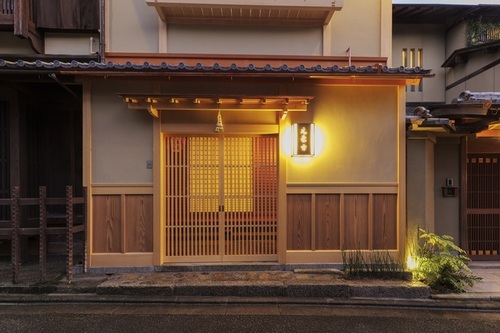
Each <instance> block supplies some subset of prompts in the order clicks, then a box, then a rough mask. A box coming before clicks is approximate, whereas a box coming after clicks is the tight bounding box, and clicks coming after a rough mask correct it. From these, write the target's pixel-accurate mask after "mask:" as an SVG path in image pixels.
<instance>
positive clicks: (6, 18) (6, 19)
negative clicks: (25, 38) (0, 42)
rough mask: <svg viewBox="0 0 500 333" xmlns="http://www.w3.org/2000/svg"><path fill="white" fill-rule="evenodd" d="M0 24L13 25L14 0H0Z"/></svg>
mask: <svg viewBox="0 0 500 333" xmlns="http://www.w3.org/2000/svg"><path fill="white" fill-rule="evenodd" d="M1 25H14V0H0V26H1Z"/></svg>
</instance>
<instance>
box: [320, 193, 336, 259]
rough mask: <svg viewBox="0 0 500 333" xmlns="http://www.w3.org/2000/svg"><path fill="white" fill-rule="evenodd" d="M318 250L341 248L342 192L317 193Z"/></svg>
mask: <svg viewBox="0 0 500 333" xmlns="http://www.w3.org/2000/svg"><path fill="white" fill-rule="evenodd" d="M316 250H340V194H317V195H316Z"/></svg>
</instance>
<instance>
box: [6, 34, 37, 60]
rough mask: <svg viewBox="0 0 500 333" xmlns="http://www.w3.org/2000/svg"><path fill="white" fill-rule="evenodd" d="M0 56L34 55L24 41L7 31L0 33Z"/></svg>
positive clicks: (27, 43) (27, 42) (28, 44)
mask: <svg viewBox="0 0 500 333" xmlns="http://www.w3.org/2000/svg"><path fill="white" fill-rule="evenodd" d="M0 54H23V55H27V54H36V53H35V51H33V49H32V48H31V46H30V43H29V41H28V40H26V39H21V38H18V37H16V36H14V34H13V33H12V32H11V31H9V32H4V31H0Z"/></svg>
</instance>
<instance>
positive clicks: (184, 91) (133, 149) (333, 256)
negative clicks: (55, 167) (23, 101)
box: [0, 0, 432, 267]
mask: <svg viewBox="0 0 500 333" xmlns="http://www.w3.org/2000/svg"><path fill="white" fill-rule="evenodd" d="M100 5H101V6H102V5H104V6H103V7H101V8H100V10H99V11H100V12H101V13H103V16H102V21H101V22H100V35H99V36H94V35H90V36H89V35H85V38H88V40H89V41H92V40H94V41H95V40H98V41H100V43H99V47H98V48H97V49H96V50H98V55H99V61H88V60H85V59H82V57H83V56H85V57H88V56H92V55H91V54H85V55H83V54H79V56H76V55H75V54H72V55H67V57H65V58H63V60H61V61H55V60H54V61H52V60H49V61H47V62H43V61H36V60H37V57H39V55H30V56H26V55H21V57H20V59H25V60H26V61H23V62H19V61H18V62H16V61H15V60H14V59H13V58H14V56H13V55H9V56H6V55H5V54H6V53H8V52H5V51H3V52H2V54H1V56H0V59H3V60H0V75H2V76H3V75H6V74H7V73H8V74H9V75H12V80H14V79H16V78H18V77H21V76H29V77H30V78H31V79H33V78H35V77H36V76H37V75H45V74H47V73H55V74H56V76H57V78H59V79H60V78H64V79H67V80H73V83H72V84H74V83H76V84H77V85H78V86H79V87H81V93H80V92H77V95H78V96H81V112H82V118H81V119H82V124H81V128H82V145H81V149H82V172H81V174H82V185H83V186H85V187H87V190H88V196H89V205H88V210H89V219H90V221H89V228H88V234H87V236H88V248H89V250H88V264H89V266H90V267H116V266H127V267H129V266H161V265H165V264H172V263H200V262H242V261H247V262H262V261H270V262H277V263H283V264H287V263H338V262H341V251H342V250H345V249H361V250H369V251H378V250H384V251H386V250H387V251H389V252H391V253H392V254H394V255H395V256H397V255H404V253H405V250H406V196H407V188H406V182H407V181H406V144H405V142H406V111H405V88H406V86H407V85H408V84H414V85H418V84H419V82H420V81H421V79H422V78H424V77H430V76H432V75H431V73H430V71H429V70H426V69H423V68H420V67H417V66H413V67H407V68H403V67H392V66H391V56H392V48H391V46H392V45H391V40H392V30H391V22H392V10H391V8H392V7H391V1H388V0H377V1H374V0H358V1H356V2H352V1H345V2H344V1H334V2H333V3H332V1H326V0H307V1H302V0H301V1H293V0H287V1H285V0H277V1H276V0H275V1H259V2H258V3H255V2H254V1H250V0H232V1H203V0H198V1H191V0H171V1H150V2H147V1H145V0H107V1H101V2H100ZM124 18H126V19H124ZM82 21H84V20H82ZM45 33H46V34H47V33H48V30H47V31H46V32H45ZM64 36H66V34H65V35H64ZM0 37H1V38H6V39H8V38H10V35H9V36H3V35H0ZM45 37H46V38H47V35H46V36H45ZM57 37H62V36H59V35H57ZM90 37H92V38H93V39H90ZM75 38H76V37H75ZM45 43H46V45H47V40H46V39H45ZM62 45H65V44H62ZM90 49H91V50H92V47H90ZM57 50H58V51H59V50H61V51H62V50H63V49H61V48H58V49H57ZM52 57H55V56H54V55H52ZM71 57H75V59H71ZM16 60H17V59H16ZM9 80H10V76H9ZM9 82H11V81H9ZM63 86H64V87H66V88H68V85H63ZM69 89H71V90H73V89H74V88H73V86H72V85H71V86H70V87H69ZM6 108H7V107H6ZM9 109H10V107H9ZM10 110H11V109H10ZM310 124H314V127H310ZM0 128H1V127H0ZM9 128H12V127H9ZM295 129H298V130H302V132H300V133H299V134H300V135H299V138H298V139H294V134H295V133H294V131H295ZM9 137H12V134H9ZM299 141H300V146H299V147H297V144H298V143H299ZM311 141H313V142H314V146H313V147H310V146H307V144H308V143H310V142H311ZM11 146H12V145H10V147H11ZM294 147H296V148H298V152H294ZM301 151H302V153H301ZM301 155H302V156H301ZM304 155H305V156H304ZM9 185H12V184H9Z"/></svg>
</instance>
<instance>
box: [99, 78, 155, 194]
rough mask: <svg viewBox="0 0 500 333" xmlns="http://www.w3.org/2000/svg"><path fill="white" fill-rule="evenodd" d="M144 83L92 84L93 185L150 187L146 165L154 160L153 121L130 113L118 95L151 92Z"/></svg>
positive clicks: (142, 113) (143, 114) (136, 112)
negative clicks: (139, 185) (147, 185)
mask: <svg viewBox="0 0 500 333" xmlns="http://www.w3.org/2000/svg"><path fill="white" fill-rule="evenodd" d="M151 91H152V85H151V84H150V83H147V82H141V84H137V82H135V83H134V82H132V83H125V82H123V81H94V82H93V83H92V103H91V105H92V115H91V117H92V129H91V131H92V132H91V140H92V148H91V149H92V180H91V181H92V183H93V184H114V183H117V184H152V182H153V174H152V170H151V169H147V168H146V165H147V161H148V160H153V134H152V133H153V130H152V123H153V120H152V117H151V116H150V115H149V114H148V113H147V112H146V111H144V110H130V109H128V108H127V104H126V103H124V102H123V101H122V99H121V97H119V96H118V95H117V93H127V92H134V93H141V92H151Z"/></svg>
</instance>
